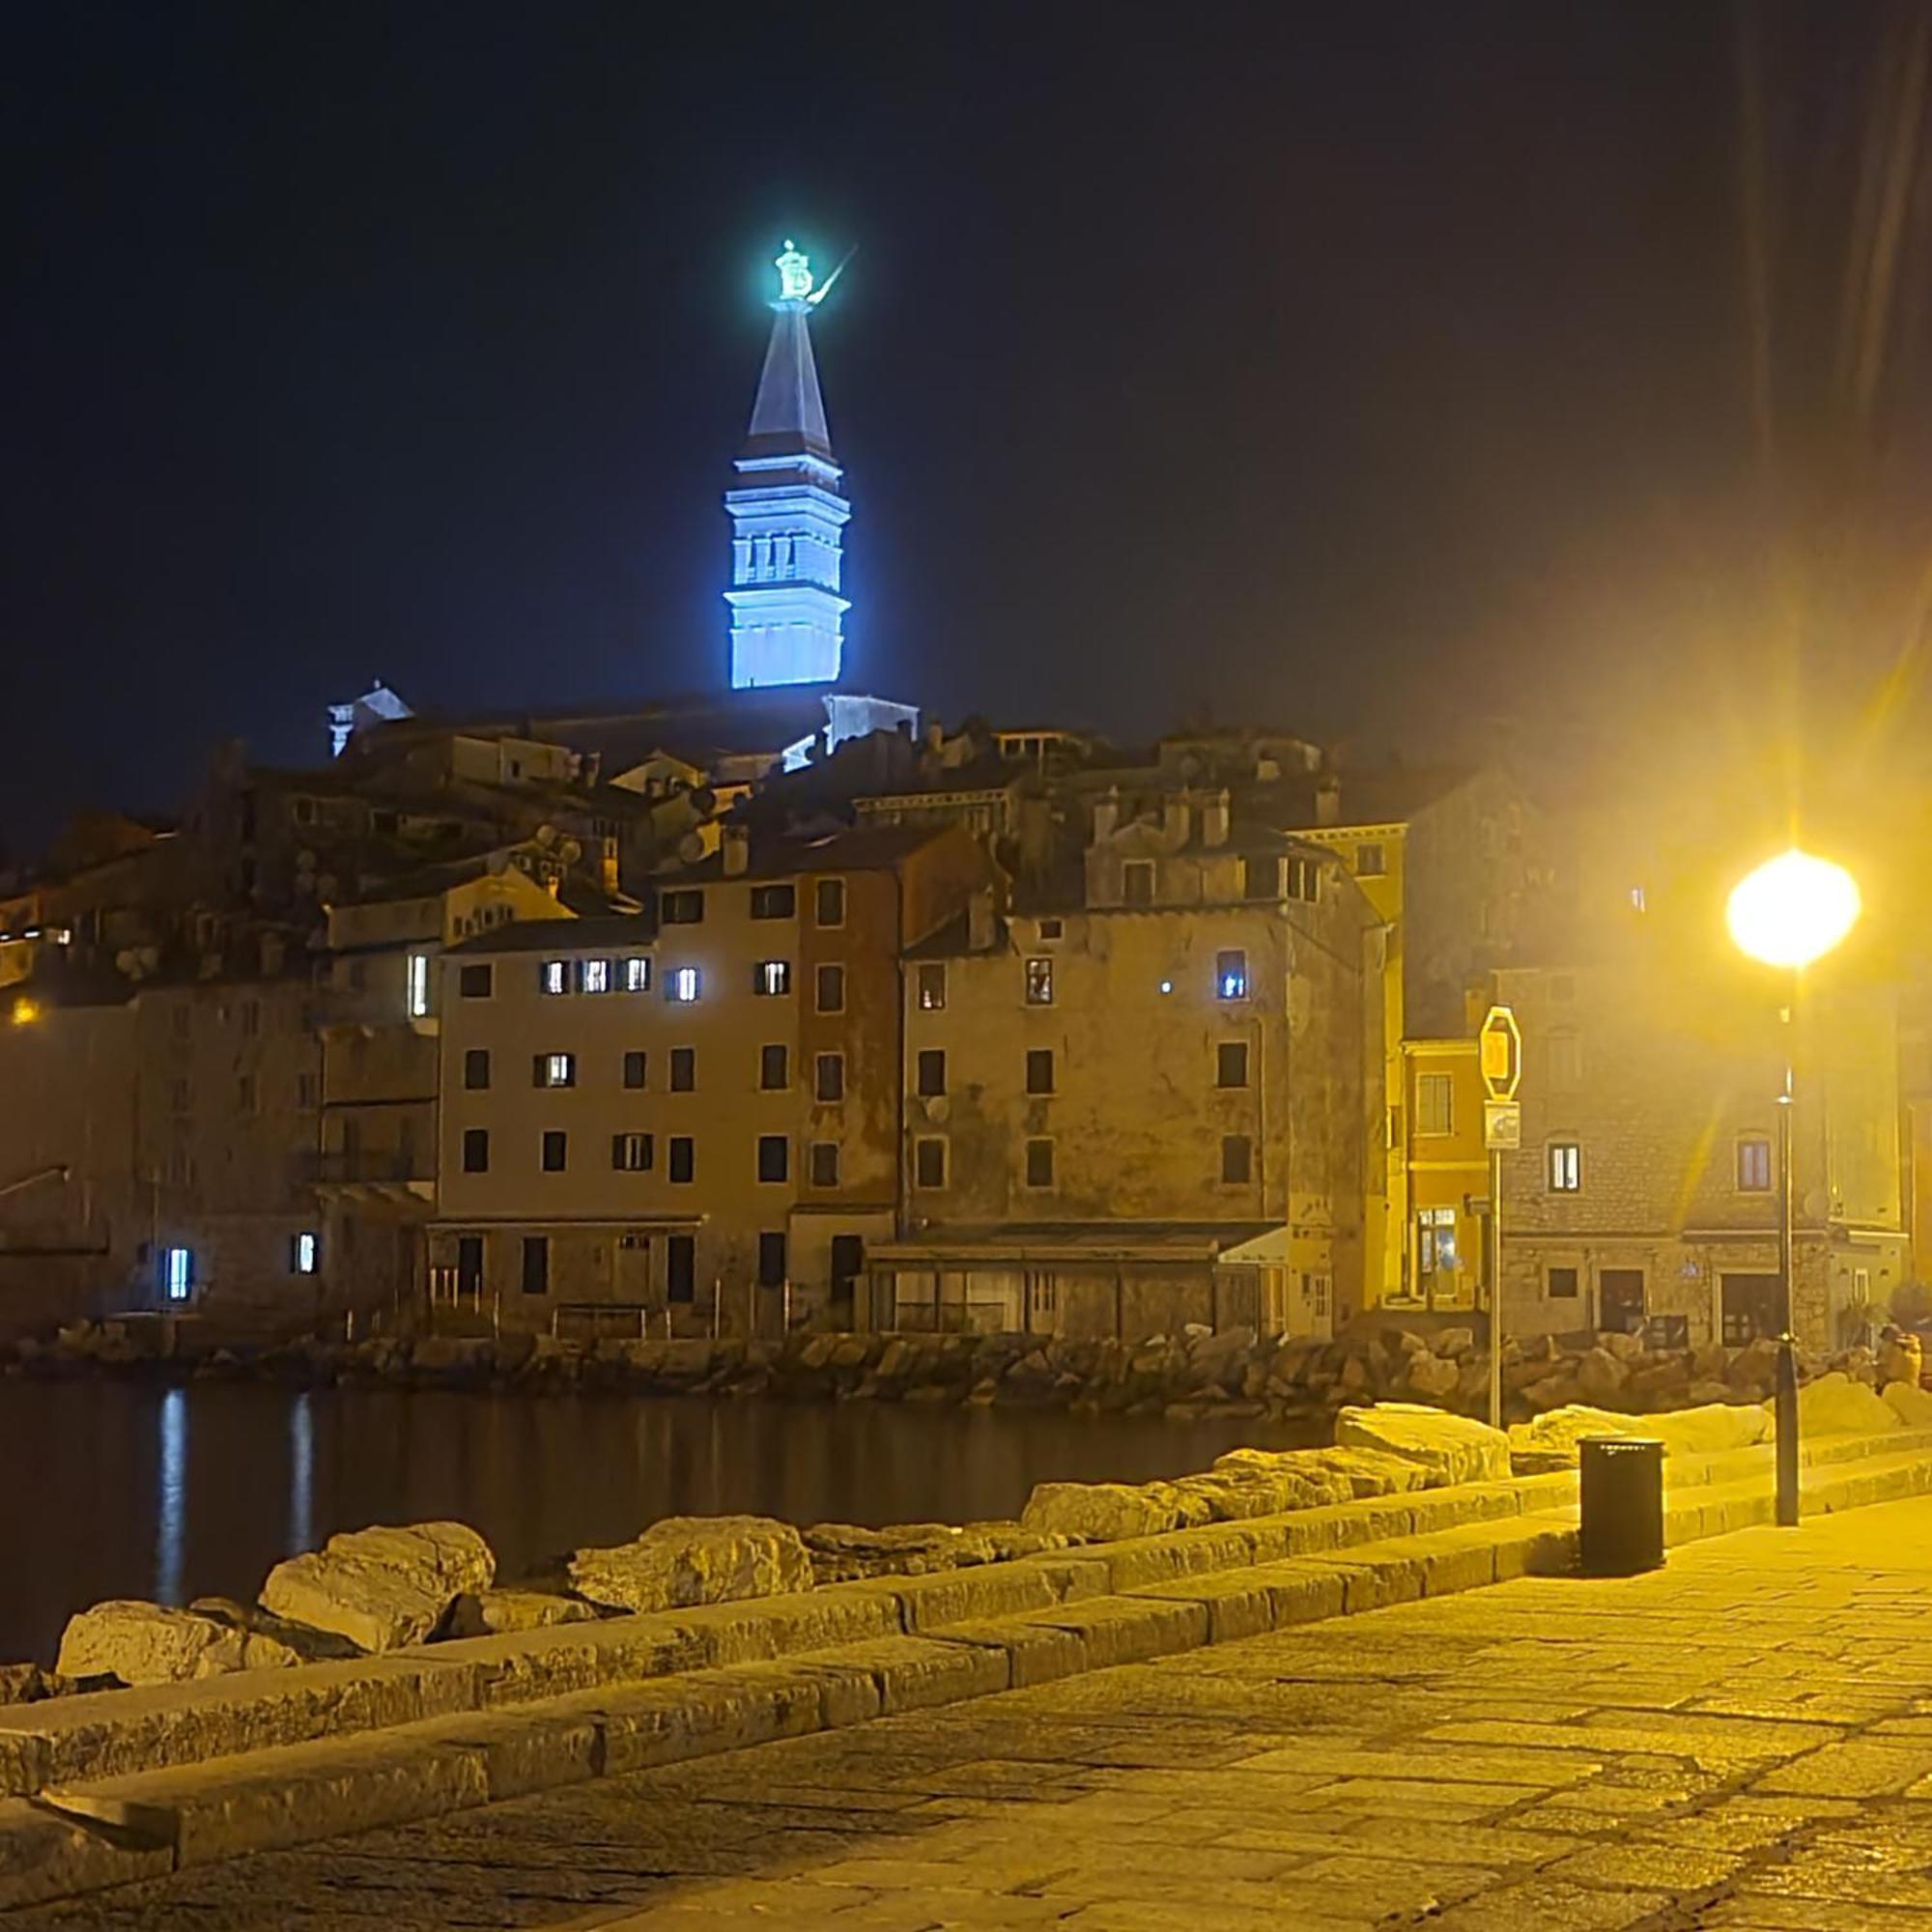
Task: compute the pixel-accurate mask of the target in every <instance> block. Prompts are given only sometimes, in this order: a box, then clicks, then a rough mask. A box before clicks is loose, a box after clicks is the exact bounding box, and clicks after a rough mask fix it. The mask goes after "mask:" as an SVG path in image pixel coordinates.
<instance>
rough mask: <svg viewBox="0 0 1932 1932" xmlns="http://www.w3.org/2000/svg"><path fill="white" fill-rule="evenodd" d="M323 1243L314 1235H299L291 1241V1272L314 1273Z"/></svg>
mask: <svg viewBox="0 0 1932 1932" xmlns="http://www.w3.org/2000/svg"><path fill="white" fill-rule="evenodd" d="M321 1251H322V1244H321V1242H320V1241H318V1240H317V1239H316V1237H315V1236H313V1235H308V1234H302V1235H298V1236H296V1237H295V1239H294V1240H293V1241H291V1242H290V1243H289V1272H290V1273H291V1274H313V1273H314V1272H315V1269H316V1263H317V1261H318V1260H319V1259H320V1256H321Z"/></svg>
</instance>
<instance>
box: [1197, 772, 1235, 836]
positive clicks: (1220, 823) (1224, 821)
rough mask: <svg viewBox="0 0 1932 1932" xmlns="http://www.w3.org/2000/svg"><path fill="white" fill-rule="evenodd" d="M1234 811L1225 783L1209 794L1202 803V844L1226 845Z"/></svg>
mask: <svg viewBox="0 0 1932 1932" xmlns="http://www.w3.org/2000/svg"><path fill="white" fill-rule="evenodd" d="M1232 812H1233V808H1232V806H1231V803H1230V801H1229V798H1228V791H1227V787H1226V786H1225V785H1224V786H1223V787H1222V788H1221V789H1220V790H1219V791H1210V792H1209V793H1208V796H1207V797H1206V798H1205V799H1204V800H1203V801H1202V804H1201V842H1202V844H1204V845H1225V844H1226V843H1227V842H1228V821H1229V819H1230V817H1231V816H1232Z"/></svg>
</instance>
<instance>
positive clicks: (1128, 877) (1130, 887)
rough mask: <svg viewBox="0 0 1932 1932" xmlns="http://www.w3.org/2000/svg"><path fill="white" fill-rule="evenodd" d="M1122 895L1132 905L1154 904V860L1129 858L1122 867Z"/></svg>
mask: <svg viewBox="0 0 1932 1932" xmlns="http://www.w3.org/2000/svg"><path fill="white" fill-rule="evenodd" d="M1121 897H1122V899H1123V900H1124V901H1125V902H1126V904H1128V905H1130V906H1144V905H1152V904H1153V861H1152V860H1151V859H1129V860H1128V861H1127V862H1126V863H1125V864H1124V865H1123V866H1122V867H1121Z"/></svg>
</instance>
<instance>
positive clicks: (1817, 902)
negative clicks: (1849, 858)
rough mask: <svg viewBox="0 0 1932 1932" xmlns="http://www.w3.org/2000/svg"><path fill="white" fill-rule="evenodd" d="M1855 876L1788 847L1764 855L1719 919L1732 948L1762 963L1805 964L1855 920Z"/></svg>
mask: <svg viewBox="0 0 1932 1932" xmlns="http://www.w3.org/2000/svg"><path fill="white" fill-rule="evenodd" d="M1859 911H1860V899H1859V886H1858V881H1857V880H1856V879H1854V878H1853V877H1852V875H1851V874H1850V873H1849V872H1848V871H1846V870H1845V868H1844V867H1842V866H1834V865H1833V863H1832V862H1831V860H1829V859H1819V858H1816V857H1814V856H1813V855H1812V854H1811V853H1809V852H1800V851H1799V850H1797V848H1796V847H1794V848H1793V849H1792V850H1791V851H1789V852H1785V853H1781V854H1780V855H1779V856H1778V857H1777V858H1776V859H1768V860H1767V861H1766V862H1765V863H1764V864H1763V865H1762V866H1760V867H1758V868H1757V870H1756V871H1754V872H1752V873H1751V874H1750V875H1749V876H1748V877H1747V878H1745V879H1743V880H1741V881H1740V882H1739V883H1738V885H1737V886H1736V888H1735V889H1734V890H1733V891H1732V893H1731V897H1730V903H1729V905H1728V906H1727V907H1726V908H1725V919H1726V922H1727V923H1728V924H1729V925H1730V928H1731V937H1732V939H1734V940H1735V941H1736V942H1737V945H1738V950H1739V951H1740V952H1746V953H1748V954H1749V955H1750V957H1751V958H1753V959H1760V960H1762V961H1763V962H1764V963H1765V964H1766V965H1767V966H1787V967H1800V966H1808V965H1810V963H1811V962H1812V960H1814V959H1819V958H1822V957H1823V956H1824V955H1825V954H1826V953H1827V952H1831V950H1832V949H1833V947H1834V946H1836V945H1837V944H1838V942H1839V941H1840V940H1841V939H1843V938H1844V936H1845V935H1846V933H1848V932H1849V931H1851V929H1852V927H1853V926H1854V925H1855V924H1856V923H1857V922H1858V917H1859Z"/></svg>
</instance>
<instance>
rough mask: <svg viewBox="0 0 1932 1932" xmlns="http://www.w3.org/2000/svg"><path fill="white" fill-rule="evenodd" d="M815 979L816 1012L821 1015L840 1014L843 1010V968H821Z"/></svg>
mask: <svg viewBox="0 0 1932 1932" xmlns="http://www.w3.org/2000/svg"><path fill="white" fill-rule="evenodd" d="M816 978H817V993H818V1010H819V1011H820V1012H821V1013H842V1012H843V1011H844V1010H845V969H844V967H842V966H821V967H820V968H819V969H818V973H817V976H816Z"/></svg>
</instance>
